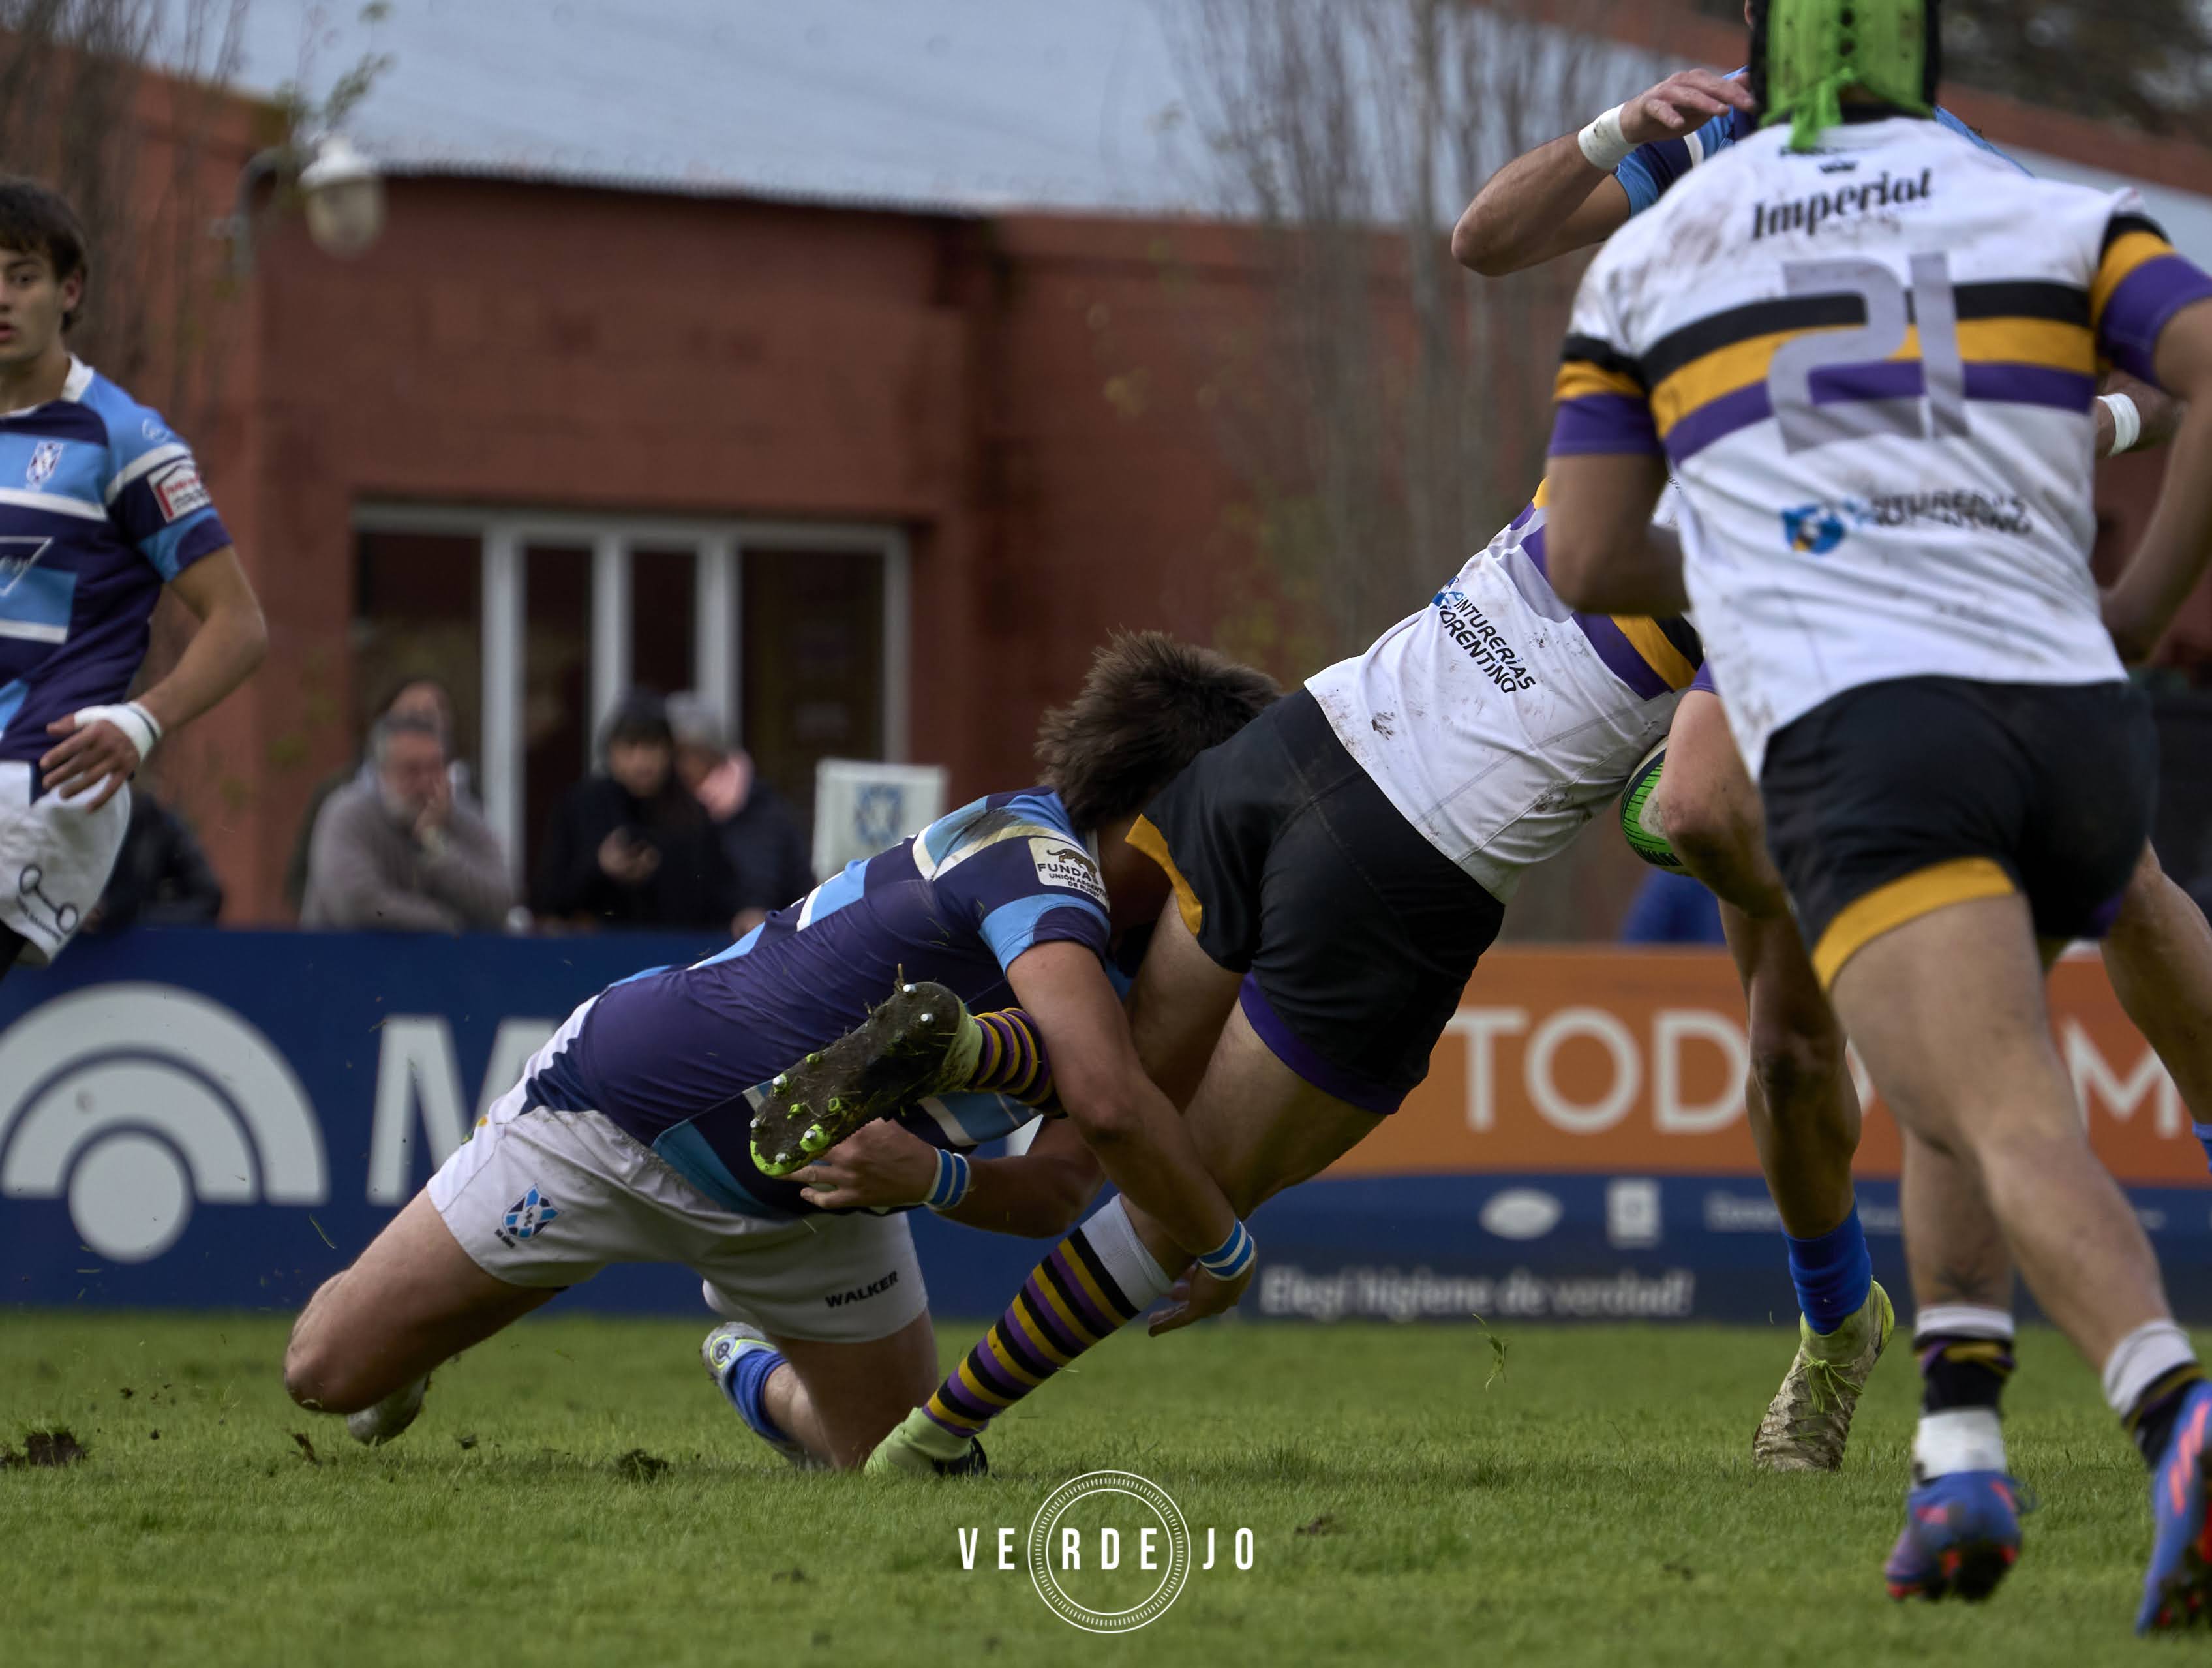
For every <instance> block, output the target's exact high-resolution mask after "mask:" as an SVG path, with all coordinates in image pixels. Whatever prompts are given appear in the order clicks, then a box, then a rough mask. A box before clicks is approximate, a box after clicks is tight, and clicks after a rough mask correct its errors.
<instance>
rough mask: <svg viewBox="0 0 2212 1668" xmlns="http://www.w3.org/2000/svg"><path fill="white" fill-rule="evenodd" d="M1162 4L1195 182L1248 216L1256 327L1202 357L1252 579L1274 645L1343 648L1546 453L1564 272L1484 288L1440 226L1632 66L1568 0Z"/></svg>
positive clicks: (1411, 593) (1612, 93)
mask: <svg viewBox="0 0 2212 1668" xmlns="http://www.w3.org/2000/svg"><path fill="white" fill-rule="evenodd" d="M1581 15H1582V9H1581V7H1580V4H1579V0H1566V3H1565V4H1561V3H1556V0H1188V3H1185V4H1182V5H1176V6H1172V7H1170V8H1168V9H1166V10H1165V12H1164V16H1165V19H1166V21H1167V23H1168V26H1169V28H1170V33H1171V34H1172V35H1174V36H1175V37H1176V40H1177V45H1178V46H1179V47H1180V49H1181V50H1180V56H1181V58H1182V62H1183V63H1184V64H1185V65H1186V78H1187V81H1188V92H1189V97H1190V103H1191V106H1192V107H1193V111H1194V115H1195V119H1196V125H1197V128H1198V131H1199V132H1200V134H1201V136H1202V137H1203V138H1204V140H1205V143H1206V155H1207V157H1208V164H1207V166H1208V167H1210V172H1211V181H1210V183H1211V186H1212V195H1213V196H1214V198H1215V199H1216V201H1217V202H1218V204H1219V207H1220V208H1221V210H1223V211H1224V212H1225V213H1226V214H1227V215H1229V216H1231V218H1233V219H1236V220H1238V221H1242V222H1246V223H1248V224H1251V225H1253V226H1254V227H1255V228H1256V236H1257V238H1258V240H1259V243H1260V247H1261V262H1262V265H1263V267H1264V269H1265V271H1264V280H1265V281H1264V283H1262V285H1261V289H1262V291H1263V294H1264V297H1265V299H1264V301H1263V302H1262V307H1263V311H1264V314H1265V318H1264V323H1263V324H1262V325H1261V327H1260V329H1259V331H1258V332H1257V333H1256V335H1253V336H1247V337H1244V338H1237V339H1230V338H1220V339H1217V341H1216V342H1215V343H1214V344H1213V350H1214V352H1215V354H1216V356H1217V359H1218V362H1219V364H1220V369H1219V371H1218V373H1217V380H1218V382H1220V383H1221V384H1222V385H1223V386H1224V390H1225V398H1222V399H1219V400H1218V401H1217V404H1216V407H1215V409H1216V411H1217V412H1218V432H1219V435H1220V437H1221V441H1222V444H1223V446H1224V447H1225V454H1226V455H1227V457H1228V458H1229V460H1231V464H1232V466H1233V467H1234V468H1235V469H1236V471H1237V474H1238V476H1239V478H1240V479H1241V480H1242V481H1243V484H1245V486H1246V488H1247V490H1248V491H1249V494H1250V508H1251V515H1250V525H1251V531H1252V536H1253V539H1254V540H1255V545H1256V548H1257V550H1258V551H1259V554H1260V560H1259V563H1258V571H1257V572H1256V573H1255V575H1254V577H1255V582H1256V584H1257V585H1258V586H1259V587H1261V588H1262V589H1264V590H1266V591H1267V592H1269V593H1270V594H1271V597H1270V606H1273V608H1274V609H1276V610H1277V611H1278V612H1281V613H1284V614H1286V615H1287V616H1288V617H1289V618H1284V619H1279V620H1276V621H1273V622H1271V623H1270V629H1269V631H1268V635H1269V636H1272V637H1273V640H1274V642H1275V644H1276V645H1277V646H1278V647H1277V651H1276V653H1275V654H1274V655H1273V657H1272V658H1274V659H1276V660H1277V661H1278V662H1280V661H1283V660H1285V659H1286V658H1288V659H1304V658H1306V657H1307V656H1310V657H1311V658H1312V659H1313V660H1314V661H1318V660H1321V659H1322V658H1325V657H1328V656H1334V655H1337V654H1348V653H1351V652H1352V651H1353V650H1355V649H1357V648H1359V647H1360V646H1361V645H1363V644H1364V643H1365V642H1367V641H1368V640H1369V639H1370V637H1371V636H1373V634H1374V633H1375V632H1376V630H1379V629H1380V628H1381V627H1382V626H1383V625H1385V624H1388V623H1389V621H1390V620H1392V619H1394V618H1398V617H1400V616H1401V615H1402V614H1404V613H1405V612H1407V611H1408V610H1409V609H1410V608H1411V607H1413V606H1415V605H1417V604H1418V603H1419V601H1420V600H1423V599H1424V598H1425V597H1426V596H1427V595H1428V594H1429V592H1430V591H1431V590H1432V589H1433V588H1434V581H1435V580H1436V579H1437V577H1438V576H1440V575H1442V574H1443V573H1446V572H1449V570H1450V569H1451V568H1452V567H1453V566H1454V565H1455V564H1456V563H1458V562H1459V561H1460V560H1462V558H1463V557H1464V556H1465V554H1466V553H1467V551H1470V550H1472V549H1474V548H1477V547H1479V546H1480V545H1481V544H1482V543H1484V542H1485V541H1486V540H1487V539H1488V538H1489V536H1490V534H1491V533H1492V532H1493V531H1494V530H1495V529H1496V527H1498V524H1499V522H1500V521H1502V520H1504V519H1505V518H1506V517H1507V516H1509V515H1510V514H1511V513H1512V511H1513V510H1514V509H1515V508H1517V507H1518V505H1519V504H1520V503H1521V502H1524V501H1525V500H1526V498H1527V496H1528V492H1529V490H1531V489H1532V488H1533V487H1534V484H1535V481H1536V478H1537V475H1538V473H1539V472H1540V471H1541V463H1542V454H1543V435H1544V428H1545V421H1546V416H1547V405H1548V395H1549V387H1550V379H1551V372H1552V367H1553V363H1554V362H1555V360H1556V354H1557V344H1558V342H1559V333H1560V331H1561V330H1562V329H1563V328H1564V325H1565V308H1566V303H1567V301H1568V300H1569V298H1570V297H1571V290H1572V279H1573V277H1574V276H1575V271H1574V270H1573V269H1565V270H1562V269H1558V268H1554V269H1552V270H1549V271H1540V272H1536V273H1532V274H1527V275H1523V276H1521V277H1516V278H1512V279H1507V280H1503V281H1489V282H1485V283H1476V282H1474V280H1472V279H1471V278H1470V277H1469V276H1468V274H1466V273H1465V272H1463V271H1461V270H1460V269H1459V268H1458V267H1457V266H1456V265H1455V264H1454V263H1453V261H1452V259H1451V256H1450V253H1449V247H1448V240H1447V233H1448V230H1449V226H1450V224H1451V222H1452V220H1453V219H1454V218H1455V216H1456V215H1457V214H1458V212H1459V210H1460V209H1461V207H1462V206H1463V205H1464V204H1466V202H1467V201H1468V198H1470V197H1471V196H1472V195H1473V194H1474V191H1475V190H1476V188H1477V187H1479V186H1480V185H1481V184H1482V182H1483V181H1484V180H1486V179H1487V178H1488V177H1489V176H1490V174H1491V173H1492V172H1494V171H1495V170H1496V169H1497V168H1498V167H1499V166H1501V165H1502V164H1503V163H1504V162H1505V161H1509V160H1510V158H1512V157H1513V156H1515V155H1518V154H1519V153H1521V152H1522V151H1523V150H1526V149H1529V148H1530V147H1532V146H1534V145H1536V144H1539V143H1542V142H1543V141H1545V140H1547V139H1550V138H1552V137H1555V136H1556V135H1558V134H1559V133H1560V132H1561V131H1565V130H1566V129H1567V128H1569V127H1571V126H1572V125H1576V124H1577V123H1578V122H1579V121H1581V120H1583V119H1586V118H1587V116H1588V114H1589V112H1591V111H1593V110H1595V109H1597V108H1599V107H1601V105H1603V104H1605V103H1609V102H1612V101H1613V100H1617V99H1618V98H1619V97H1620V96H1621V94H1622V92H1623V90H1633V88H1630V87H1629V86H1628V83H1629V82H1637V78H1638V76H1642V75H1644V73H1645V70H1646V66H1645V65H1644V64H1643V63H1641V62H1640V61H1638V58H1636V57H1635V56H1634V55H1632V54H1631V53H1629V52H1626V51H1624V50H1623V49H1620V48H1618V47H1614V46H1610V45H1602V44H1599V40H1600V37H1598V36H1597V34H1596V33H1595V30H1594V29H1593V30H1592V31H1590V32H1589V33H1578V32H1577V29H1576V27H1575V24H1576V22H1577V19H1578V17H1579V16H1581ZM1637 84H1638V85H1641V84H1643V83H1642V82H1637ZM1285 651H1289V652H1288V654H1287V655H1286V654H1285ZM1281 669H1283V670H1285V671H1292V672H1304V671H1308V670H1310V669H1311V666H1310V664H1309V665H1283V666H1282V667H1281Z"/></svg>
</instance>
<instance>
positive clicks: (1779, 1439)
mask: <svg viewBox="0 0 2212 1668" xmlns="http://www.w3.org/2000/svg"><path fill="white" fill-rule="evenodd" d="M1896 1324H1897V1315H1896V1312H1895V1311H1894V1310H1893V1309H1892V1308H1891V1307H1890V1304H1889V1294H1888V1293H1887V1292H1885V1291H1883V1290H1882V1288H1881V1285H1880V1284H1879V1283H1878V1282H1877V1283H1875V1285H1873V1286H1872V1287H1871V1288H1870V1289H1869V1291H1868V1293H1867V1300H1866V1301H1865V1302H1864V1303H1863V1304H1862V1305H1860V1306H1859V1309H1858V1312H1857V1313H1856V1314H1854V1315H1852V1316H1851V1317H1850V1318H1849V1319H1848V1320H1846V1321H1844V1324H1842V1325H1841V1326H1838V1328H1837V1329H1836V1330H1834V1331H1832V1332H1829V1333H1826V1334H1822V1333H1819V1332H1815V1331H1814V1330H1813V1327H1812V1324H1811V1323H1810V1322H1808V1321H1807V1320H1806V1319H1805V1318H1803V1317H1802V1315H1801V1316H1800V1317H1799V1318H1798V1321H1797V1330H1798V1341H1797V1357H1796V1360H1795V1361H1791V1362H1790V1372H1789V1374H1788V1376H1786V1377H1785V1378H1784V1379H1783V1380H1782V1388H1781V1389H1779V1390H1778V1391H1775V1392H1774V1399H1773V1400H1772V1401H1771V1402H1770V1403H1767V1407H1766V1417H1765V1418H1764V1419H1762V1420H1760V1421H1759V1431H1758V1434H1756V1435H1755V1436H1753V1438H1752V1440H1751V1460H1752V1464H1753V1465H1755V1466H1757V1467H1758V1468H1759V1470H1765V1471H1832V1470H1836V1469H1837V1468H1838V1466H1840V1465H1841V1464H1843V1463H1844V1443H1845V1442H1846V1441H1847V1440H1849V1439H1850V1434H1851V1415H1852V1413H1853V1412H1854V1411H1855V1410H1856V1409H1857V1407H1858V1404H1859V1392H1860V1391H1863V1390H1864V1389H1865V1388H1866V1384H1867V1379H1868V1377H1869V1375H1870V1374H1871V1373H1873V1372H1874V1367H1875V1362H1876V1361H1880V1360H1881V1352H1882V1350H1883V1348H1885V1347H1887V1344H1888V1342H1889V1335H1890V1332H1891V1331H1892V1330H1893V1328H1894V1327H1895V1326H1896Z"/></svg>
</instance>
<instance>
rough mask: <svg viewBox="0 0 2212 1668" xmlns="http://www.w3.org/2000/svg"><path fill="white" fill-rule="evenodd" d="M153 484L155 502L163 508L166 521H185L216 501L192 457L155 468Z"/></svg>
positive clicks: (163, 518) (162, 515)
mask: <svg viewBox="0 0 2212 1668" xmlns="http://www.w3.org/2000/svg"><path fill="white" fill-rule="evenodd" d="M149 484H150V485H151V486H152V487H153V489H154V502H155V503H157V504H159V505H161V519H162V520H164V521H178V520H183V519H184V518H185V516H187V515H190V514H192V513H193V512H195V511H196V510H203V509H205V508H207V507H208V506H209V505H210V504H211V503H213V502H215V501H214V500H213V499H212V498H210V497H209V496H208V490H207V488H205V487H204V486H203V485H201V484H200V471H199V466H198V465H197V464H196V463H194V462H193V461H192V460H191V459H190V458H179V459H178V460H176V462H174V463H173V464H170V465H168V466H166V467H164V468H161V469H157V470H155V472H154V474H153V478H152V479H151V481H150V482H149Z"/></svg>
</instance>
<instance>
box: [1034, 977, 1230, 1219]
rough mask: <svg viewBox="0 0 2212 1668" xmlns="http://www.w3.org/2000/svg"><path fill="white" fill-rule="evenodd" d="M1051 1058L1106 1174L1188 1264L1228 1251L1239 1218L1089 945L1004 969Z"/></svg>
mask: <svg viewBox="0 0 2212 1668" xmlns="http://www.w3.org/2000/svg"><path fill="white" fill-rule="evenodd" d="M1006 977H1007V978H1008V979H1009V981H1011V982H1012V985H1013V987H1014V995H1016V997H1018V999H1019V1001H1020V1002H1021V1005H1022V1007H1024V1008H1025V1009H1027V1010H1028V1012H1029V1015H1030V1019H1031V1020H1032V1021H1034V1022H1035V1024H1036V1027H1037V1030H1038V1032H1039V1033H1040V1034H1041V1035H1042V1037H1043V1038H1044V1044H1045V1047H1046V1048H1047V1050H1049V1052H1050V1054H1051V1056H1052V1066H1053V1078H1054V1082H1055V1083H1056V1084H1057V1085H1058V1087H1059V1090H1060V1104H1061V1105H1064V1106H1066V1108H1067V1116H1068V1119H1069V1121H1070V1122H1071V1123H1073V1125H1074V1126H1075V1128H1076V1129H1078V1130H1079V1132H1080V1133H1081V1135H1082V1136H1083V1139H1084V1141H1085V1142H1086V1143H1087V1144H1088V1145H1089V1147H1090V1148H1091V1152H1092V1153H1094V1154H1097V1159H1098V1162H1099V1164H1100V1165H1101V1166H1103V1168H1104V1170H1105V1172H1106V1174H1107V1176H1108V1177H1109V1178H1111V1180H1112V1181H1113V1183H1114V1184H1115V1186H1116V1187H1118V1188H1120V1189H1121V1191H1122V1192H1124V1193H1125V1194H1127V1195H1128V1196H1129V1198H1130V1200H1131V1201H1132V1202H1134V1203H1136V1204H1138V1205H1140V1206H1142V1207H1143V1208H1144V1209H1145V1211H1146V1214H1148V1215H1150V1216H1151V1217H1152V1220H1153V1221H1156V1222H1158V1224H1159V1225H1160V1226H1161V1227H1163V1228H1164V1229H1165V1230H1166V1231H1167V1233H1169V1234H1170V1235H1171V1236H1172V1237H1173V1238H1174V1239H1175V1242H1176V1245H1178V1246H1180V1247H1181V1248H1182V1250H1183V1251H1185V1252H1187V1253H1188V1255H1190V1256H1192V1257H1202V1256H1204V1255H1206V1253H1208V1252H1210V1251H1213V1250H1214V1249H1215V1248H1216V1247H1217V1246H1219V1245H1223V1244H1225V1242H1226V1241H1227V1240H1228V1239H1230V1237H1231V1234H1232V1233H1234V1232H1235V1231H1236V1229H1237V1213H1236V1212H1235V1211H1234V1210H1232V1209H1231V1208H1230V1204H1229V1201H1228V1199H1227V1197H1226V1196H1224V1194H1223V1193H1222V1191H1221V1188H1220V1186H1219V1184H1217V1183H1216V1182H1215V1181H1214V1179H1213V1178H1212V1176H1211V1175H1210V1174H1208V1173H1207V1172H1206V1166H1205V1164H1204V1163H1203V1161H1201V1160H1200V1158H1199V1154H1198V1148H1197V1146H1196V1145H1195V1143H1194V1142H1193V1141H1192V1140H1191V1138H1190V1133H1189V1131H1188V1129H1185V1128H1184V1127H1183V1122H1182V1116H1181V1115H1180V1114H1179V1113H1178V1112H1177V1111H1176V1109H1175V1106H1174V1105H1173V1104H1172V1103H1171V1102H1170V1100H1169V1099H1168V1098H1167V1096H1166V1095H1164V1094H1163V1093H1161V1092H1160V1089H1159V1087H1158V1085H1157V1084H1155V1083H1154V1082H1153V1081H1152V1079H1151V1078H1149V1077H1147V1076H1146V1075H1145V1068H1144V1067H1143V1065H1142V1064H1140V1063H1139V1061H1138V1059H1137V1047H1136V1042H1135V1040H1134V1038H1132V1037H1131V1036H1130V1034H1129V1021H1128V1018H1127V1015H1126V1014H1124V1013H1123V1011H1122V1007H1121V998H1120V997H1118V996H1116V995H1115V994H1114V987H1113V985H1112V984H1111V983H1109V982H1108V981H1107V977H1106V970H1105V969H1104V968H1103V966H1101V965H1100V964H1099V960H1098V957H1097V953H1095V952H1094V951H1092V950H1091V948H1090V947H1088V946H1086V945H1083V944H1079V943H1075V942H1073V941H1066V940H1054V941H1050V942H1048V943H1044V944H1040V945H1037V946H1036V947H1034V948H1033V949H1029V950H1025V951H1024V952H1023V953H1021V954H1020V955H1018V956H1017V957H1015V958H1014V960H1013V964H1012V965H1011V966H1009V967H1008V968H1007V969H1006Z"/></svg>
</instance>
